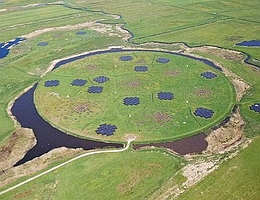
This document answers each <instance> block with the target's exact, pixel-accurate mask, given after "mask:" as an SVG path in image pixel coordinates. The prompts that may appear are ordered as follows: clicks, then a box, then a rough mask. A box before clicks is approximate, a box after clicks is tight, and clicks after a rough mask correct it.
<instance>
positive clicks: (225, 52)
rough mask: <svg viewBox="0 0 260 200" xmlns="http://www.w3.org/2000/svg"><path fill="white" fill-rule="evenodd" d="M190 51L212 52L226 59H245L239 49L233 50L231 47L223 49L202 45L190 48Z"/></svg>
mask: <svg viewBox="0 0 260 200" xmlns="http://www.w3.org/2000/svg"><path fill="white" fill-rule="evenodd" d="M188 52H189V53H192V52H202V53H210V54H213V55H216V56H218V57H221V58H224V59H226V60H243V55H242V54H241V53H240V52H238V51H232V50H229V49H221V48H218V47H211V46H202V47H195V48H190V49H188Z"/></svg>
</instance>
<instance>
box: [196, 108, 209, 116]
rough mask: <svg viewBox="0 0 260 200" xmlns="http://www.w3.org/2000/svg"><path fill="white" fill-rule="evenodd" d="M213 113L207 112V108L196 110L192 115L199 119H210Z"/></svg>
mask: <svg viewBox="0 0 260 200" xmlns="http://www.w3.org/2000/svg"><path fill="white" fill-rule="evenodd" d="M213 113H214V111H213V110H209V109H207V108H196V110H195V112H194V114H195V115H196V116H199V117H204V118H211V117H212V116H213Z"/></svg>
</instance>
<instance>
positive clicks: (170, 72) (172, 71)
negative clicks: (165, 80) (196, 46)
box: [166, 69, 180, 77]
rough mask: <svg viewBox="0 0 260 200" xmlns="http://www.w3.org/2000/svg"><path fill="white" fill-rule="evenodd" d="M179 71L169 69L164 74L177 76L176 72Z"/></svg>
mask: <svg viewBox="0 0 260 200" xmlns="http://www.w3.org/2000/svg"><path fill="white" fill-rule="evenodd" d="M179 73H180V71H179V70H177V69H176V70H169V71H166V76H168V77H174V76H177V75H178V74H179Z"/></svg>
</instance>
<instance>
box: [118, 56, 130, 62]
mask: <svg viewBox="0 0 260 200" xmlns="http://www.w3.org/2000/svg"><path fill="white" fill-rule="evenodd" d="M120 59H121V60H122V61H130V60H133V57H132V56H121V57H120Z"/></svg>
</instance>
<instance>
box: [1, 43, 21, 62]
mask: <svg viewBox="0 0 260 200" xmlns="http://www.w3.org/2000/svg"><path fill="white" fill-rule="evenodd" d="M23 40H25V39H24V38H16V39H14V40H11V41H9V42H5V43H0V59H1V58H4V57H6V56H7V55H8V54H9V50H10V49H11V48H12V47H14V46H15V45H17V44H19V43H20V42H22V41H23Z"/></svg>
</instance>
